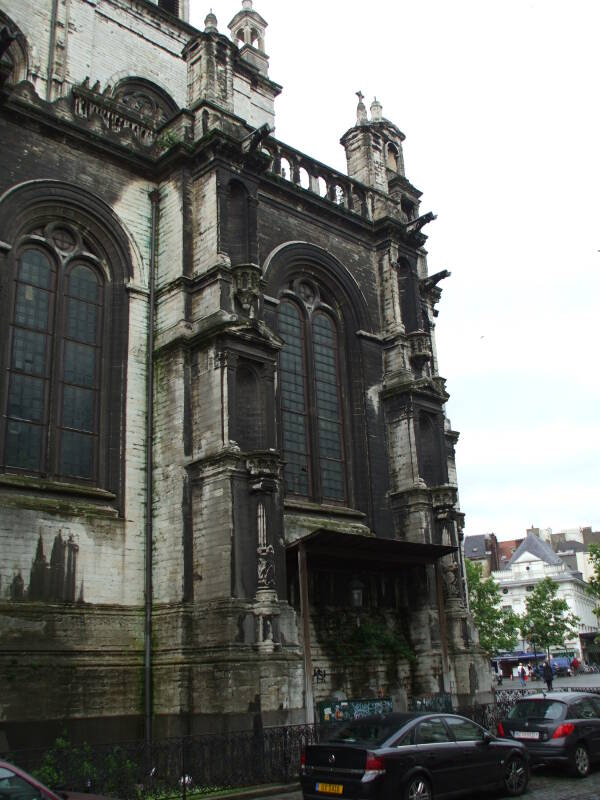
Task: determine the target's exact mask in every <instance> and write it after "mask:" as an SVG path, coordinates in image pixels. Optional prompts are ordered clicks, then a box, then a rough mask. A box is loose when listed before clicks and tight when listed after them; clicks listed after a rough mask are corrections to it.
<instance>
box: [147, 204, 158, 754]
mask: <svg viewBox="0 0 600 800" xmlns="http://www.w3.org/2000/svg"><path fill="white" fill-rule="evenodd" d="M150 202H151V203H152V220H151V231H150V274H149V276H148V359H147V369H148V381H147V386H146V559H145V624H144V717H145V741H146V746H147V748H148V752H149V747H150V745H151V743H152V540H153V535H152V533H153V531H152V499H153V498H152V427H153V423H154V273H155V268H156V240H157V227H158V210H159V208H158V207H159V203H160V192H159V191H158V190H157V189H155V190H154V191H153V192H150Z"/></svg>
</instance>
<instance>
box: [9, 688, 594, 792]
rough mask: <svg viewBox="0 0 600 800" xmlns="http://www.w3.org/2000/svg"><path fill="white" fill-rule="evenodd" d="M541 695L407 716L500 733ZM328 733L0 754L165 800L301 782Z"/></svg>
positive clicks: (447, 702) (508, 695)
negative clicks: (307, 757) (452, 720)
mask: <svg viewBox="0 0 600 800" xmlns="http://www.w3.org/2000/svg"><path fill="white" fill-rule="evenodd" d="M540 691H541V690H540V689H529V688H525V689H520V688H519V689H499V690H498V691H496V693H495V702H493V703H486V704H473V705H471V706H469V707H459V708H456V707H454V708H453V706H452V702H451V696H450V695H447V694H443V693H441V694H435V695H427V696H422V697H417V698H413V699H412V700H411V703H410V706H411V708H410V710H412V711H423V712H438V713H443V712H454V713H457V714H462V715H463V716H465V717H468V718H470V719H472V720H473V721H475V722H477V723H479V724H480V725H482V726H483V727H485V728H487V729H488V730H490V731H491V732H492V733H495V732H496V728H497V725H498V721H499V720H500V719H501V718H502V717H505V716H506V715H507V714H508V712H509V711H510V709H511V708H512V707H513V706H514V704H515V703H516V702H517V700H519V699H520V698H522V697H526V696H528V695H530V694H535V693H538V692H540ZM557 691H561V692H571V691H585V692H593V693H596V694H600V687H576V686H573V687H560V688H559V689H557ZM330 729H331V724H330V723H324V724H321V725H293V726H285V727H277V728H257V729H256V730H253V731H240V732H232V733H213V734H204V735H201V736H185V737H182V738H177V739H167V740H164V741H160V742H154V743H153V744H152V745H151V746H150V747H147V746H146V745H145V743H144V742H126V743H121V744H106V745H94V746H90V745H86V744H84V745H76V744H72V743H71V742H69V741H68V740H67V739H66V738H65V737H61V738H59V739H57V741H56V743H55V745H54V746H53V747H52V748H50V749H45V750H25V751H17V752H12V753H8V754H1V755H2V757H4V758H6V759H7V760H8V761H12V762H13V763H15V764H17V765H18V766H20V767H22V768H23V769H25V770H27V771H28V772H31V773H33V774H34V775H35V776H36V777H38V778H39V779H40V780H41V781H42V782H43V783H45V784H46V785H48V786H49V787H50V788H55V789H60V788H66V789H70V790H71V791H83V792H94V793H97V794H102V795H106V796H108V797H118V798H120V800H167V799H170V798H173V800H174V798H183V800H188V795H189V796H190V800H191V796H192V795H193V796H196V797H197V796H199V795H201V794H208V793H212V792H215V791H219V790H227V789H233V788H238V787H244V786H258V785H261V784H273V783H288V782H291V781H294V780H296V779H297V778H298V770H299V767H300V754H301V752H302V750H303V748H305V747H306V746H307V745H309V744H313V743H316V742H318V741H319V739H320V738H321V734H322V733H323V732H324V731H326V730H330Z"/></svg>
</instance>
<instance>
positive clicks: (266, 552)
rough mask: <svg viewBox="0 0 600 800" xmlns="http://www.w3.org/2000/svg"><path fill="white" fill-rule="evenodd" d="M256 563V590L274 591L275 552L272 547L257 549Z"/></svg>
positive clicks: (269, 545)
mask: <svg viewBox="0 0 600 800" xmlns="http://www.w3.org/2000/svg"><path fill="white" fill-rule="evenodd" d="M256 552H257V555H258V562H257V571H258V582H257V583H258V588H259V589H274V588H275V551H274V550H273V545H271V544H268V545H266V547H258V548H257V551H256Z"/></svg>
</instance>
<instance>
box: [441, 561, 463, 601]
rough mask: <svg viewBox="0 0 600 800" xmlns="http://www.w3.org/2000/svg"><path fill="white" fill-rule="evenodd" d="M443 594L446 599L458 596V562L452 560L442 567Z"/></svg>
mask: <svg viewBox="0 0 600 800" xmlns="http://www.w3.org/2000/svg"><path fill="white" fill-rule="evenodd" d="M443 577H444V594H445V596H446V598H447V599H448V600H454V599H458V598H459V597H460V587H459V585H458V564H457V563H456V561H452V563H451V564H448V565H447V566H445V567H444V573H443Z"/></svg>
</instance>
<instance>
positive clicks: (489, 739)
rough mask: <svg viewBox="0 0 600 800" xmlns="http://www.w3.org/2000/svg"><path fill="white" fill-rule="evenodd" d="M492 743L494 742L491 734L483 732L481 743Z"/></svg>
mask: <svg viewBox="0 0 600 800" xmlns="http://www.w3.org/2000/svg"><path fill="white" fill-rule="evenodd" d="M493 741H494V737H493V736H492V734H491V733H490V732H489V731H484V732H483V743H484V744H489V743H490V742H493Z"/></svg>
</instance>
